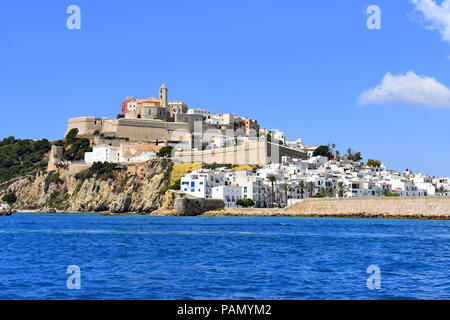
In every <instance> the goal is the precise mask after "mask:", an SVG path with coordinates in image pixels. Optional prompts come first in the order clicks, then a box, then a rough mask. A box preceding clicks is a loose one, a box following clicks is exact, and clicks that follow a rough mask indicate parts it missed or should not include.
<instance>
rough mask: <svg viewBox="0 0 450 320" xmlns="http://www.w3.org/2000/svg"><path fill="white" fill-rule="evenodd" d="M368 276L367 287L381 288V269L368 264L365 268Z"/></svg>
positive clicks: (370, 288) (371, 288)
mask: <svg viewBox="0 0 450 320" xmlns="http://www.w3.org/2000/svg"><path fill="white" fill-rule="evenodd" d="M366 272H367V273H369V274H370V276H369V277H368V278H367V289H369V290H380V289H381V269H380V267H379V266H377V265H370V266H369V267H367V270H366Z"/></svg>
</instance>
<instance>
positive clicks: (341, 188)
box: [334, 181, 349, 198]
mask: <svg viewBox="0 0 450 320" xmlns="http://www.w3.org/2000/svg"><path fill="white" fill-rule="evenodd" d="M348 190H349V188H348V186H347V185H345V183H344V182H342V181H340V182H338V184H337V186H336V188H334V191H335V192H336V193H337V195H338V197H340V198H343V197H344V195H345V194H346V193H347V192H348Z"/></svg>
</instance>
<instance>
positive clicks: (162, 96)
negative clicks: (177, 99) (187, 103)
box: [159, 83, 169, 108]
mask: <svg viewBox="0 0 450 320" xmlns="http://www.w3.org/2000/svg"><path fill="white" fill-rule="evenodd" d="M167 93H168V89H167V87H166V85H165V84H164V83H163V84H162V85H161V88H159V100H160V101H161V107H163V108H167V106H168V103H169V102H168V94H167Z"/></svg>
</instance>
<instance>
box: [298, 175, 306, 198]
mask: <svg viewBox="0 0 450 320" xmlns="http://www.w3.org/2000/svg"><path fill="white" fill-rule="evenodd" d="M297 188H299V189H300V195H301V197H302V199H303V198H304V195H305V189H306V182H305V180H300V181H299V182H298V184H297Z"/></svg>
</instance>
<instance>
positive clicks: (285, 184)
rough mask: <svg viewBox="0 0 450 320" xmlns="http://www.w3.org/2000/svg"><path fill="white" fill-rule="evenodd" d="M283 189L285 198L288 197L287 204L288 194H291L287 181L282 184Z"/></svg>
mask: <svg viewBox="0 0 450 320" xmlns="http://www.w3.org/2000/svg"><path fill="white" fill-rule="evenodd" d="M281 189H282V190H283V191H284V195H285V199H286V205H287V202H288V196H289V185H288V184H287V183H283V184H282V185H281Z"/></svg>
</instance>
